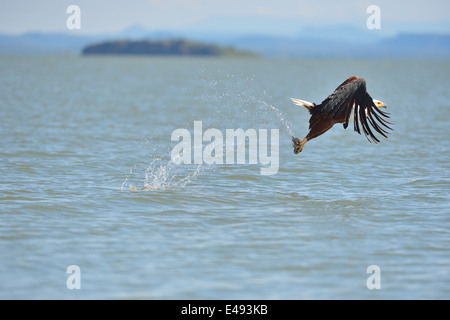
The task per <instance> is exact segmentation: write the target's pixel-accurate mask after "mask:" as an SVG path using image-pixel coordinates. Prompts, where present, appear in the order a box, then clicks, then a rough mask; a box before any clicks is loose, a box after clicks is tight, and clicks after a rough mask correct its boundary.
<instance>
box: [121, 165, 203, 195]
mask: <svg viewBox="0 0 450 320" xmlns="http://www.w3.org/2000/svg"><path fill="white" fill-rule="evenodd" d="M204 168H205V165H203V164H199V165H182V164H181V165H180V164H175V163H173V162H172V161H171V160H164V159H161V158H154V159H153V160H152V162H151V163H150V164H149V165H147V166H143V165H140V166H137V165H135V166H133V167H132V168H131V169H130V173H129V174H128V175H127V177H126V179H125V181H124V182H123V183H122V187H121V190H122V191H124V190H126V189H128V190H130V191H137V190H166V189H173V188H185V187H186V186H187V185H188V184H190V183H192V182H193V181H194V180H195V179H196V178H197V176H198V175H199V174H200V172H201V171H202V169H204ZM142 172H143V176H144V181H143V186H142V187H138V186H137V184H135V183H134V181H135V180H138V179H139V177H142ZM140 179H142V178H140ZM141 183H142V182H141Z"/></svg>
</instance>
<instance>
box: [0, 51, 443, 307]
mask: <svg viewBox="0 0 450 320" xmlns="http://www.w3.org/2000/svg"><path fill="white" fill-rule="evenodd" d="M0 72H1V78H0V97H1V99H0V124H1V125H0V170H1V179H0V283H1V285H0V298H3V299H24V298H25V299H34V298H42V299H80V298H86V299H98V298H106V299H122V298H125V299H134V298H144V299H308V298H312V299H416V298H419V299H422V298H423V299H436V298H437V299H448V298H450V249H449V246H450V235H449V228H450V216H449V215H450V201H449V191H450V176H449V172H450V171H449V167H450V165H449V163H450V144H449V142H448V134H449V128H450V105H449V102H448V101H450V93H449V80H448V74H449V73H450V63H449V62H446V61H444V62H443V61H440V62H427V61H377V60H373V61H348V60H347V61H314V60H309V61H301V60H291V61H288V60H265V59H254V60H252V59H178V58H114V57H111V58H81V57H32V58H30V57H23V58H21V57H1V58H0ZM353 74H356V75H359V76H361V77H364V78H366V79H367V85H368V90H369V92H370V93H371V95H372V96H373V97H375V98H378V99H379V100H382V101H383V102H385V103H386V104H387V105H388V107H389V109H388V111H389V112H390V113H391V119H392V121H393V122H394V123H395V125H394V129H395V131H394V132H393V133H392V134H391V135H390V136H389V139H388V140H385V139H383V141H382V142H381V143H380V144H376V145H375V144H373V143H369V142H368V141H367V140H366V139H365V138H364V137H363V136H360V135H358V134H357V133H355V132H353V131H352V130H351V129H350V128H349V129H347V130H343V129H342V126H340V125H337V126H335V127H334V128H333V129H332V130H331V131H329V132H327V133H326V134H325V135H323V136H321V137H319V138H317V139H315V140H313V141H311V142H309V143H308V144H306V146H305V148H304V151H303V152H302V153H301V154H300V155H294V154H293V152H292V146H291V141H290V137H291V135H295V136H298V137H300V138H303V137H304V136H305V135H306V133H307V125H308V123H307V121H308V114H307V112H306V110H304V109H302V108H299V107H296V106H294V105H293V104H292V103H291V102H290V100H289V98H291V97H296V98H302V99H305V100H309V101H315V102H321V101H322V99H324V98H325V97H326V96H327V95H328V94H329V93H331V92H332V91H333V90H334V89H335V88H336V86H337V85H338V84H340V83H341V82H342V81H343V80H344V79H346V78H347V77H348V76H351V75H353ZM194 121H202V124H203V131H205V130H206V129H209V128H216V129H218V130H220V131H221V132H223V133H224V134H225V131H226V129H238V128H243V129H244V130H246V129H249V128H253V129H255V130H258V129H278V130H279V170H278V173H277V174H275V175H261V174H260V173H261V171H260V169H261V165H260V164H256V165H254V164H252V165H249V164H228V165H226V164H205V163H201V164H191V165H188V164H181V165H177V164H175V163H173V162H172V161H171V150H172V148H173V147H174V146H175V145H176V144H177V142H173V141H171V135H172V132H173V131H174V130H175V129H177V128H185V129H187V130H189V132H191V133H192V134H193V129H194ZM206 144H209V142H205V145H206ZM69 265H77V266H79V267H80V270H81V278H80V279H81V289H80V290H76V289H74V290H69V289H68V288H67V285H66V280H67V279H68V277H69V276H70V274H68V273H66V270H67V267H68V266H69ZM370 265H377V266H379V268H380V272H381V278H380V279H381V289H379V290H376V289H375V290H369V289H368V288H367V286H366V281H367V279H368V277H369V276H371V274H368V273H367V272H366V270H367V267H368V266H370Z"/></svg>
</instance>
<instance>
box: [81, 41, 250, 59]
mask: <svg viewBox="0 0 450 320" xmlns="http://www.w3.org/2000/svg"><path fill="white" fill-rule="evenodd" d="M82 54H83V55H177V56H239V57H240V56H255V55H256V54H254V53H251V52H247V51H240V50H237V49H235V48H232V47H222V46H218V45H212V44H204V43H200V42H195V41H189V40H183V39H178V40H157V41H152V40H115V41H105V42H100V43H94V44H91V45H88V46H86V47H85V48H83V50H82Z"/></svg>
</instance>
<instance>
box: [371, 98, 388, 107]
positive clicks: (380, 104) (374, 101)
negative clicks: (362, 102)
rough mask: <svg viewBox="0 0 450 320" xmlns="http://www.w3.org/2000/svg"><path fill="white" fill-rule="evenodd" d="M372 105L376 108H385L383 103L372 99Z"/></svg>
mask: <svg viewBox="0 0 450 320" xmlns="http://www.w3.org/2000/svg"><path fill="white" fill-rule="evenodd" d="M373 103H375V105H376V106H377V107H378V108H387V106H386V105H385V104H384V102H381V101H380V100H377V99H373Z"/></svg>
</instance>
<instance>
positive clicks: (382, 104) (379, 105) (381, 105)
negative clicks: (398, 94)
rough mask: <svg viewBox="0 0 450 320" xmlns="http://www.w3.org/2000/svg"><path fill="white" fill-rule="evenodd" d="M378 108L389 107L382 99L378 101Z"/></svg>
mask: <svg viewBox="0 0 450 320" xmlns="http://www.w3.org/2000/svg"><path fill="white" fill-rule="evenodd" d="M378 108H387V105H385V104H384V103H383V102H381V101H380V102H378Z"/></svg>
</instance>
